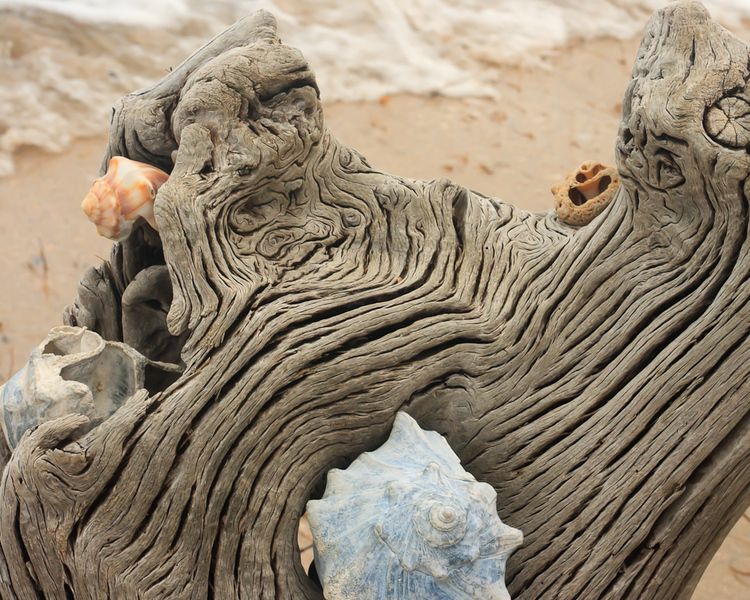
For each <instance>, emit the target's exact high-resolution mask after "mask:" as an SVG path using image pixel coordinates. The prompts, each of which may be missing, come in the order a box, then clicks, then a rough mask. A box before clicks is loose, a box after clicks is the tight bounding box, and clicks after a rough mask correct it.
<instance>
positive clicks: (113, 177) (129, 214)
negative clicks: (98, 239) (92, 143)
mask: <svg viewBox="0 0 750 600" xmlns="http://www.w3.org/2000/svg"><path fill="white" fill-rule="evenodd" d="M167 179H169V175H167V174H166V173H165V172H164V171H161V170H159V169H157V168H156V167H152V166H151V165H147V164H145V163H141V162H136V161H134V160H130V159H127V158H124V157H122V156H115V157H114V158H113V159H112V160H110V161H109V169H107V174H106V175H104V177H100V178H99V179H97V180H96V181H95V182H94V185H93V186H92V187H91V191H90V192H89V193H88V194H87V195H86V198H84V200H83V203H82V204H81V208H82V209H83V212H85V213H86V216H87V217H88V218H89V220H90V221H91V222H92V223H94V224H95V225H96V229H97V231H98V232H99V235H102V236H104V237H106V238H109V239H110V240H115V241H117V242H121V241H123V240H124V239H126V238H127V237H128V236H129V235H130V233H131V232H132V231H133V227H134V225H135V222H136V221H137V220H138V219H139V218H143V219H145V220H146V221H147V222H148V224H149V225H151V227H153V228H154V229H156V228H157V227H156V220H155V219H154V199H155V198H156V192H157V191H158V189H159V188H160V187H161V186H162V185H164V183H165V182H166V181H167Z"/></svg>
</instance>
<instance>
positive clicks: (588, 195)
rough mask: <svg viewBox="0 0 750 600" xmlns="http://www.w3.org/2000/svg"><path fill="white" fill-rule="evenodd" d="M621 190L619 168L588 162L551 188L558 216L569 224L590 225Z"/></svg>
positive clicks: (593, 161)
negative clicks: (618, 190)
mask: <svg viewBox="0 0 750 600" xmlns="http://www.w3.org/2000/svg"><path fill="white" fill-rule="evenodd" d="M619 187H620V177H619V176H618V174H617V169H614V168H612V167H607V166H605V165H603V164H601V163H600V162H597V161H595V160H587V161H586V162H585V163H583V164H582V165H581V166H580V167H578V169H576V170H575V171H573V172H572V173H571V174H570V175H568V176H567V177H566V178H565V181H563V182H562V183H556V184H555V185H553V186H552V193H553V194H554V195H555V209H556V210H557V216H559V217H560V218H561V219H562V220H563V221H565V222H566V223H567V224H568V225H588V224H589V223H591V221H593V220H594V218H595V217H596V216H597V215H599V214H601V212H602V211H603V210H604V209H605V208H607V206H608V205H609V203H610V202H611V201H612V198H614V197H615V193H617V189H618V188H619Z"/></svg>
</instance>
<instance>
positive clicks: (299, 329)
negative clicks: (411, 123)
mask: <svg viewBox="0 0 750 600" xmlns="http://www.w3.org/2000/svg"><path fill="white" fill-rule="evenodd" d="M749 59H750V52H749V50H748V46H747V45H746V44H745V43H744V42H742V41H740V40H738V39H737V38H735V37H733V36H732V35H731V34H729V33H728V32H726V31H725V30H723V29H722V28H721V27H719V26H718V25H716V24H714V23H713V22H712V21H710V19H709V17H708V15H707V13H706V11H705V9H703V7H702V6H701V5H700V4H699V3H697V2H693V1H687V2H681V3H678V4H674V5H670V6H669V7H667V8H665V9H663V10H662V11H660V12H659V13H657V14H656V15H655V16H654V17H653V18H652V19H651V21H650V22H649V24H648V26H647V29H646V32H645V34H644V38H643V44H642V46H641V49H640V51H639V54H638V57H637V59H636V62H635V66H634V69H633V79H632V82H631V84H630V86H629V88H628V90H627V91H626V94H625V101H624V103H623V120H622V125H621V128H620V131H619V134H618V139H617V153H618V170H619V173H620V176H621V179H622V185H621V187H620V189H619V192H618V194H617V196H616V198H615V199H614V201H613V202H612V204H611V205H610V206H609V207H608V208H607V209H606V210H605V211H604V213H603V214H601V215H600V216H599V217H597V218H596V219H595V220H594V221H593V222H592V223H591V224H589V225H587V226H585V227H581V228H576V227H571V226H568V225H566V224H564V223H562V222H561V221H560V220H559V219H558V218H557V216H556V215H555V213H554V212H553V211H549V212H547V213H540V214H532V213H527V212H525V211H521V210H518V209H516V208H514V207H513V206H511V205H508V204H505V203H503V202H501V201H499V200H496V199H492V198H487V197H484V196H481V195H479V194H477V193H474V192H471V191H469V190H467V189H464V188H461V187H460V186H457V185H453V184H451V183H450V182H449V181H447V180H444V179H441V180H435V181H431V182H422V181H412V180H407V179H402V178H398V177H393V176H390V175H387V174H384V173H379V172H376V171H374V170H372V169H371V168H370V167H369V166H368V164H367V162H366V160H365V159H364V158H363V157H362V156H360V155H359V154H358V153H357V152H356V151H354V150H352V149H349V148H345V147H343V146H342V145H340V144H339V143H338V142H337V141H336V140H335V139H333V138H332V137H331V135H330V134H329V133H328V132H327V131H326V129H325V125H324V121H323V112H322V108H321V102H320V98H319V93H318V90H317V86H316V84H315V79H314V76H313V74H312V72H311V71H310V69H309V66H308V65H307V63H306V62H305V60H304V59H303V57H302V56H301V54H300V53H299V52H298V51H296V50H294V49H291V48H288V47H286V46H284V45H283V44H282V43H281V42H280V41H279V40H278V38H277V37H276V33H275V23H274V20H273V18H272V17H271V16H270V15H269V14H268V13H264V12H260V13H255V14H254V15H251V16H249V17H247V18H246V19H244V20H242V21H240V22H238V23H237V24H236V25H235V26H233V27H232V28H231V29H229V30H228V31H227V32H225V33H224V34H222V35H221V36H219V37H218V38H216V39H215V40H213V41H212V42H211V43H209V44H208V45H206V46H205V47H204V48H202V49H201V50H199V51H198V52H197V53H196V54H195V55H193V56H192V57H191V58H190V59H188V60H187V61H186V62H185V63H184V64H183V65H181V66H180V67H179V68H178V69H175V71H173V72H172V73H170V74H169V75H168V76H167V77H166V78H165V79H164V80H163V81H162V82H160V83H159V84H156V85H155V86H153V87H151V88H149V89H147V90H144V91H141V92H138V93H135V94H132V95H130V96H127V97H126V98H124V99H123V100H122V101H121V102H120V103H119V104H118V106H117V107H116V110H115V112H114V115H113V120H112V130H111V136H110V142H109V147H108V149H107V152H106V155H105V157H104V164H105V165H106V164H107V163H108V161H109V158H111V156H114V155H123V156H127V157H128V158H131V159H134V160H139V161H144V162H148V163H150V164H153V165H155V166H158V167H159V168H161V169H164V170H167V171H169V172H170V173H171V177H170V179H169V181H168V182H167V183H166V184H165V185H164V186H163V187H162V188H161V189H160V191H159V194H158V196H157V200H156V204H155V214H156V221H157V224H158V226H159V237H160V240H156V239H155V237H154V235H153V233H154V232H153V231H149V230H148V229H147V228H144V229H142V230H140V231H141V233H139V234H135V235H134V236H133V237H132V238H130V239H128V240H127V241H125V242H123V243H122V244H121V245H117V246H116V247H115V249H114V250H113V258H112V260H111V261H110V263H109V265H107V266H104V267H102V268H100V270H99V272H98V274H92V273H90V274H88V275H87V276H86V277H84V280H83V282H82V290H81V295H80V296H79V298H78V299H77V300H76V302H75V303H74V304H73V307H72V308H71V309H69V310H68V311H67V316H66V319H67V322H68V323H70V324H85V325H87V326H89V327H92V328H94V329H96V330H97V331H100V333H102V335H105V332H106V335H109V336H124V337H125V338H128V336H130V338H129V339H141V338H140V337H139V335H138V334H139V332H138V331H136V330H135V329H134V330H133V331H128V328H137V327H138V325H137V322H138V319H122V318H119V317H118V314H117V311H120V310H121V305H120V297H121V295H122V294H124V293H126V292H125V290H127V288H128V286H129V285H131V283H132V282H133V281H134V279H135V278H136V276H137V274H138V273H139V272H141V271H143V270H144V269H147V268H149V267H153V266H154V265H159V264H166V266H167V268H168V271H169V275H170V279H171V284H172V301H171V306H170V308H169V312H168V314H164V315H163V320H162V321H158V319H157V320H154V321H149V323H150V325H149V327H155V328H157V329H158V327H159V326H158V323H159V322H161V323H163V325H162V326H161V327H162V329H163V330H162V331H160V332H156V333H158V334H159V335H166V333H167V331H166V330H167V329H168V333H169V335H171V336H173V338H174V341H173V343H174V344H179V345H180V346H181V348H182V353H181V357H182V361H184V363H185V367H186V371H185V374H184V375H183V376H182V377H181V378H180V379H179V380H178V381H177V382H175V383H174V384H173V385H171V386H170V387H169V388H168V389H167V390H166V391H164V392H161V393H151V394H149V393H147V392H142V393H139V394H138V395H136V396H134V397H133V398H131V400H130V401H129V402H128V403H127V404H126V405H125V406H124V407H123V408H121V409H120V410H119V411H118V412H117V413H115V415H114V416H113V417H112V418H110V419H109V420H107V421H106V422H105V423H103V424H102V425H100V426H99V427H97V428H95V429H94V430H92V431H91V432H89V433H88V434H86V435H84V436H80V435H77V434H76V428H78V427H80V425H81V423H80V417H74V416H71V417H66V418H64V419H60V420H56V421H52V422H49V423H46V424H44V425H42V426H40V427H39V428H37V429H36V430H34V431H33V432H31V433H30V434H28V435H27V436H26V437H25V438H24V439H23V440H22V441H21V442H20V444H19V445H18V447H17V448H16V450H15V451H14V452H13V454H12V456H11V457H10V460H9V463H8V465H7V467H6V469H5V471H4V473H3V479H2V487H1V488H0V492H1V494H2V497H1V500H0V522H2V527H1V528H0V548H1V550H2V551H1V552H0V595H1V596H2V598H3V599H4V600H11V599H13V600H15V599H24V600H25V599H30V598H49V599H53V598H54V599H58V598H59V599H61V600H64V599H67V598H75V599H76V600H78V599H94V598H117V599H121V598H122V599H128V598H174V599H177V598H194V599H205V598H216V599H221V600H224V599H230V598H253V599H255V598H262V599H272V598H273V599H287V598H294V599H302V598H308V599H312V598H320V597H321V592H320V589H319V588H318V587H317V586H316V585H315V584H314V583H312V581H311V580H310V579H309V578H308V577H307V576H306V575H305V574H304V572H303V570H302V567H301V565H300V562H299V551H298V549H297V546H296V531H297V524H298V521H299V518H300V516H301V514H302V512H303V511H304V505H305V503H306V501H307V500H308V499H309V498H310V496H311V495H314V494H319V493H320V491H321V490H320V484H321V482H322V481H323V477H324V475H325V473H326V472H327V471H328V470H329V469H330V468H332V467H341V466H345V465H346V464H348V463H349V462H350V461H351V460H352V459H353V458H355V457H356V456H357V455H358V454H360V453H361V452H362V451H365V450H370V449H373V448H375V447H377V446H378V445H380V444H381V443H382V441H383V440H384V439H385V437H386V436H387V434H388V432H389V430H390V427H391V424H392V422H393V419H394V415H395V414H396V412H397V411H398V410H401V409H405V410H407V411H408V412H409V413H410V414H412V415H413V416H414V417H415V418H417V420H418V421H419V423H420V425H421V426H422V427H424V428H428V429H435V430H437V431H439V432H440V433H442V434H444V435H445V436H446V437H447V438H448V440H449V442H450V443H451V446H452V447H453V448H454V449H455V450H456V452H457V453H458V454H459V456H460V457H461V459H462V462H463V464H464V465H465V467H466V469H467V470H468V471H470V472H471V473H473V474H474V475H475V476H476V477H477V478H478V479H479V480H480V481H486V482H488V483H490V484H492V485H493V486H494V488H495V489H496V490H497V492H498V510H499V514H500V517H501V518H502V520H503V521H504V522H506V523H508V524H509V525H511V526H513V527H517V528H520V529H522V530H523V532H524V536H525V543H524V546H523V547H522V548H520V549H519V550H518V551H517V552H516V553H515V554H514V555H513V557H512V558H511V560H510V562H509V564H508V582H509V586H508V587H509V590H510V592H511V595H512V596H513V597H514V598H518V599H520V600H533V599H539V600H541V599H543V600H552V599H577V600H583V599H586V600H594V599H605V598H611V599H615V598H627V599H632V600H636V599H638V600H645V599H656V600H670V599H679V598H689V597H690V594H691V592H692V590H693V588H694V586H695V585H696V583H697V581H698V579H699V578H700V575H701V573H702V571H703V569H704V568H705V566H706V565H707V564H708V562H709V560H710V558H711V556H712V554H713V553H714V552H715V550H716V549H717V548H718V546H719V544H720V543H721V541H722V539H723V538H724V536H725V535H726V533H727V532H728V531H729V529H730V528H731V526H732V525H733V523H734V522H735V521H736V520H737V519H738V518H739V516H740V515H741V514H742V512H743V511H744V510H745V509H746V508H747V506H748V505H749V504H750V403H749V402H748V400H750V384H748V383H747V381H748V375H750V302H749V301H750V255H749V253H750V242H748V202H747V195H748V189H747V185H748V175H750V157H749V156H748V153H747V151H746V144H745V143H744V138H743V137H742V136H743V135H744V133H743V132H744V131H745V130H746V129H745V127H746V125H747V126H748V127H750V125H748V124H746V122H745V118H746V113H743V112H742V110H741V109H742V102H745V103H749V102H750V83H748V79H749V77H750V72H749V71H748V63H749ZM727 99H732V100H731V101H730V100H727ZM734 99H736V100H734ZM738 107H739V108H738ZM717 111H718V112H717ZM719 113H721V114H719ZM722 115H724V117H722ZM723 118H724V119H725V121H726V122H725V121H724V120H722V119H723ZM112 295H114V299H112V298H111V296H112ZM159 297H160V298H163V293H162V292H159ZM115 307H116V310H114V309H115ZM113 311H114V312H113ZM154 323H157V325H154ZM123 327H125V329H126V330H125V331H122V328H123ZM160 339H162V338H160ZM164 339H169V338H164ZM144 343H146V342H144ZM149 347H151V348H156V347H157V346H153V345H152V346H149ZM158 347H161V346H158ZM173 350H174V346H170V350H169V351H173ZM153 351H154V352H157V350H153ZM165 352H166V350H165ZM152 358H159V356H152Z"/></svg>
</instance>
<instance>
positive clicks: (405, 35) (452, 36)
mask: <svg viewBox="0 0 750 600" xmlns="http://www.w3.org/2000/svg"><path fill="white" fill-rule="evenodd" d="M667 3H668V2H666V1H665V0H214V1H212V2H205V1H198V0H0V175H6V174H9V173H12V171H13V153H14V152H15V151H16V150H17V149H18V148H20V147H22V146H28V145H31V146H38V147H43V148H46V149H47V150H50V151H56V152H61V151H64V149H65V148H66V147H67V146H68V144H69V143H70V142H71V140H73V139H74V138H76V137H86V136H91V135H97V134H101V133H104V132H106V130H107V126H108V122H109V113H110V108H111V106H112V104H113V103H114V102H115V101H116V100H117V99H118V98H119V97H120V96H122V95H124V94H126V93H129V92H131V91H134V90H136V89H139V88H142V87H145V86H147V85H149V84H150V83H152V82H154V81H157V80H158V79H160V78H161V77H162V76H163V75H164V74H165V73H166V72H167V71H168V70H169V69H170V68H172V67H174V66H176V65H178V64H179V63H180V62H181V61H182V60H183V59H184V58H185V57H187V56H188V55H189V54H190V53H191V52H192V51H194V50H195V49H196V48H197V47H199V46H200V45H201V44H203V43H205V42H206V41H207V40H208V39H210V38H211V37H213V36H214V35H216V34H217V33H219V32H220V31H222V30H223V29H224V28H225V27H227V26H228V25H229V24H231V23H232V22H234V21H235V20H237V19H238V18H240V17H241V16H243V15H245V14H247V13H249V12H251V11H253V10H257V9H260V8H264V9H267V10H270V11H271V12H273V13H274V15H275V16H276V18H277V20H278V27H279V35H280V36H281V38H282V40H284V43H286V44H289V45H292V46H295V47H297V48H299V49H301V50H302V51H303V53H304V54H305V56H306V58H307V60H308V61H309V62H310V64H311V65H312V67H313V69H314V70H315V73H316V75H317V78H318V83H319V86H320V89H321V91H322V95H323V99H324V100H325V101H327V102H330V101H334V100H349V101H351V100H370V99H376V98H379V97H381V96H383V95H385V94H395V93H399V92H407V93H415V94H425V93H441V94H446V95H453V96H470V95H492V94H493V81H496V80H497V78H498V77H499V71H498V67H499V66H501V65H507V64H537V65H540V66H542V67H544V66H545V65H547V64H548V60H549V58H550V56H552V55H554V53H555V52H556V51H557V50H558V49H559V48H561V47H564V46H565V45H566V44H569V43H571V42H572V41H575V40H579V39H584V40H587V39H593V38H601V37H614V38H619V39H627V38H631V37H633V36H637V35H640V32H641V31H642V28H643V25H644V24H645V22H646V20H647V19H648V17H649V16H650V15H651V13H652V12H653V11H654V10H655V9H657V8H659V7H661V6H664V5H665V4H667ZM705 4H706V6H707V7H708V8H709V10H710V11H711V13H712V15H713V17H714V18H715V19H717V20H718V21H719V22H720V23H723V24H725V25H729V26H731V24H732V22H733V21H736V20H738V19H743V18H750V0H711V1H709V2H706V3H705Z"/></svg>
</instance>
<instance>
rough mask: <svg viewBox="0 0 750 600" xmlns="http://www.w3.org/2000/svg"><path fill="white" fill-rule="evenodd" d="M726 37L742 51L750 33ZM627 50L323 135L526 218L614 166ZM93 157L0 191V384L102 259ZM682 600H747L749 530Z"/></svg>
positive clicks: (406, 103)
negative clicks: (562, 185)
mask: <svg viewBox="0 0 750 600" xmlns="http://www.w3.org/2000/svg"><path fill="white" fill-rule="evenodd" d="M736 33H737V34H738V35H739V36H740V37H742V38H743V39H745V40H750V26H747V25H742V26H740V27H738V29H737V31H736ZM638 43H639V40H638V39H633V40H629V41H625V42H621V41H615V40H600V41H591V42H576V43H572V44H570V45H569V46H567V47H565V48H562V49H559V50H558V51H557V55H556V56H555V57H554V58H552V59H551V60H549V61H547V63H546V64H547V65H548V66H547V67H546V68H545V67H498V68H499V69H500V76H499V77H498V78H497V81H498V83H497V84H496V90H495V92H496V98H495V99H490V98H460V99H459V98H450V97H444V96H440V95H432V96H414V95H395V96H383V97H382V98H380V100H377V101H368V102H333V103H327V102H325V89H323V90H322V96H323V100H324V110H325V115H326V120H327V125H328V128H329V129H330V130H331V131H332V132H333V134H334V135H335V136H336V137H338V138H339V139H340V140H341V141H342V142H343V143H344V144H346V145H349V146H351V147H354V148H356V149H357V150H359V151H360V152H361V153H362V154H363V155H364V156H366V157H367V158H368V160H369V162H370V164H371V165H372V166H373V167H375V168H376V169H379V170H383V171H386V172H391V173H394V174H398V175H401V176H405V177H412V178H417V179H434V178H437V177H448V178H450V179H451V180H453V181H454V182H457V183H460V184H463V185H465V186H467V187H470V188H472V189H474V190H477V191H479V192H482V193H484V194H487V195H490V196H495V197H498V198H501V199H502V200H504V201H506V202H509V203H512V204H515V205H517V206H519V207H521V208H524V209H527V210H531V211H543V210H549V209H551V208H552V207H553V198H552V194H551V193H550V187H551V186H552V185H553V184H554V183H556V182H558V181H562V180H563V179H564V177H565V175H566V174H567V173H569V172H570V171H572V170H573V169H575V168H576V167H577V166H578V165H579V164H580V163H581V162H583V161H584V160H587V159H595V160H599V161H601V162H603V163H605V164H608V165H612V166H614V164H615V161H614V141H615V136H616V133H617V127H618V124H619V121H620V111H621V98H622V95H623V92H624V90H625V88H626V86H627V83H628V81H629V78H630V69H631V65H632V61H633V58H634V56H635V53H636V50H637V47H638ZM105 145H106V139H105V138H102V137H95V138H88V139H84V140H78V141H75V142H73V143H72V144H71V145H70V146H69V147H68V148H67V149H66V150H65V151H64V152H63V153H60V154H49V153H45V152H42V151H39V150H36V149H28V148H26V149H22V150H21V151H19V152H17V153H16V156H15V167H16V173H15V174H14V175H13V176H10V177H6V178H3V179H0V274H1V275H2V284H1V285H0V383H1V382H3V381H5V380H6V379H7V378H8V377H9V376H11V375H12V374H13V373H14V372H16V371H17V370H18V369H19V368H20V367H21V366H22V365H23V363H24V362H25V361H26V358H27V356H28V352H29V350H30V349H31V348H32V347H33V346H35V345H36V344H38V343H39V342H40V341H41V340H42V339H43V338H44V336H45V335H46V333H47V332H48V331H49V329H50V328H52V327H54V326H56V325H59V324H61V312H62V309H63V307H64V306H65V305H66V304H68V303H70V302H71V301H72V300H73V299H74V298H75V296H76V286H77V282H78V280H79V279H80V277H81V276H82V275H83V273H84V271H85V270H86V269H87V268H88V267H89V266H91V265H96V264H98V263H99V262H100V260H101V259H102V258H106V257H107V256H108V254H109V247H110V242H109V241H108V240H106V239H104V238H101V237H99V236H98V235H97V234H96V230H95V228H94V226H93V225H92V224H91V223H89V222H88V221H87V219H86V217H85V216H84V215H83V213H82V212H81V210H80V202H81V200H82V199H83V197H84V196H85V194H86V193H87V191H88V189H89V187H90V185H91V183H92V181H93V180H94V179H95V178H96V177H97V176H98V170H99V166H100V162H101V156H102V154H103V151H104V147H105ZM741 572H745V573H747V575H744V576H743V575H741V574H740V573H741ZM693 598H694V599H695V600H709V599H711V600H717V599H719V600H721V599H726V600H743V599H750V521H749V520H747V519H742V520H740V522H739V523H738V524H737V526H736V527H735V528H734V529H733V531H732V532H731V533H730V534H729V536H728V537H727V539H726V541H725V543H724V544H723V546H722V547H721V549H720V550H719V551H718V553H717V554H716V556H715V558H714V560H713V562H712V563H711V565H710V566H709V567H708V569H707V571H706V573H705V574H704V576H703V579H702V580H701V583H700V585H699V587H698V589H697V590H696V592H695V594H694V596H693Z"/></svg>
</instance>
